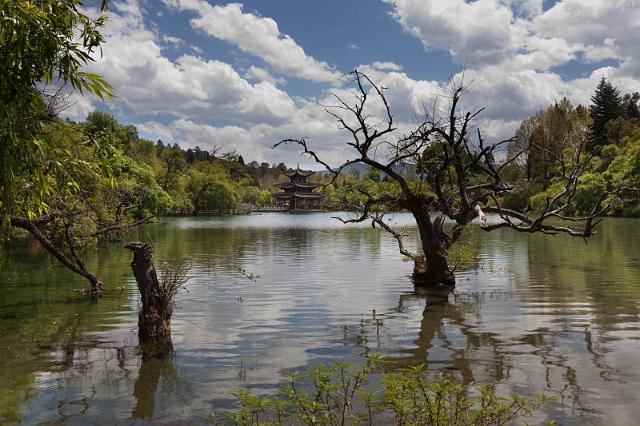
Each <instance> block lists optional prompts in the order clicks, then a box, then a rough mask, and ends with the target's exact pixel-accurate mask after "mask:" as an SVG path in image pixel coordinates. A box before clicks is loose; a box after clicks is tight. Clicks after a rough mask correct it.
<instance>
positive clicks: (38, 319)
mask: <svg viewBox="0 0 640 426" xmlns="http://www.w3.org/2000/svg"><path fill="white" fill-rule="evenodd" d="M330 216H331V215H330V214H324V213H323V214H308V215H287V214H263V215H252V216H242V217H233V218H172V219H163V220H162V221H161V222H159V223H156V224H152V225H148V226H146V227H145V228H143V229H141V230H139V231H137V234H134V235H132V236H131V238H132V239H144V240H150V241H153V243H154V245H155V247H156V252H157V253H156V258H157V262H158V266H161V264H160V262H161V261H162V260H171V259H176V258H179V257H182V256H186V257H187V258H188V259H189V260H190V261H191V263H192V265H193V268H192V271H191V276H192V278H191V280H190V282H189V292H188V293H183V294H181V295H180V296H179V297H178V300H177V308H176V312H175V314H174V321H173V343H174V350H175V354H174V355H173V356H172V357H168V358H166V359H163V360H155V359H144V360H143V359H141V356H140V353H139V349H138V346H137V344H138V342H137V335H136V332H137V331H136V322H137V317H136V309H137V303H138V298H137V294H136V290H135V282H134V281H133V277H132V274H131V271H130V268H129V262H130V260H131V259H130V253H129V252H128V251H126V250H124V249H122V248H121V245H120V244H116V243H114V244H106V245H104V246H102V247H100V248H99V250H98V249H96V250H93V251H91V252H90V253H87V258H88V259H89V260H90V262H89V263H90V265H91V267H92V268H93V269H94V270H96V271H97V272H99V276H100V277H102V278H103V281H104V282H105V283H106V285H107V287H109V288H110V289H112V290H111V291H110V292H109V293H108V294H107V295H106V297H105V298H104V299H103V300H101V301H99V302H97V303H95V302H90V301H88V300H87V299H86V297H84V296H82V295H80V294H79V293H78V292H77V291H75V290H76V289H78V288H84V287H85V286H86V284H85V282H84V281H82V280H81V279H79V278H78V277H76V276H75V275H73V274H71V273H69V272H67V271H66V270H65V269H63V268H61V267H60V266H59V265H58V264H57V263H55V262H53V261H52V260H51V258H50V256H49V255H48V254H47V253H46V252H44V250H42V249H40V248H39V247H38V245H37V244H34V243H33V242H28V241H25V242H21V243H17V244H15V245H14V246H12V247H11V248H10V249H5V250H4V251H0V294H1V296H0V348H2V351H1V352H0V360H1V361H2V362H1V363H0V423H9V424H11V423H24V424H38V423H47V424H78V425H80V424H82V425H84V424H172V423H173V424H185V423H195V424H197V423H199V422H201V421H202V420H201V419H200V417H199V416H200V415H203V414H208V413H210V412H212V411H218V410H224V409H227V408H229V407H231V406H232V405H233V400H232V398H231V397H230V394H231V393H232V392H233V391H235V390H236V389H237V388H238V387H239V386H241V385H242V386H246V387H249V388H251V389H253V390H254V391H255V392H258V393H265V394H268V393H271V392H273V391H274V389H275V388H276V387H277V386H278V384H279V382H280V380H281V379H282V378H283V377H284V376H283V373H282V372H283V370H285V369H287V370H297V369H304V368H305V367H307V366H309V365H311V364H313V363H316V362H332V361H335V360H338V359H347V360H350V361H354V362H359V361H362V356H363V355H364V354H366V353H368V352H381V353H384V354H385V355H386V356H388V357H390V358H393V359H395V360H397V361H398V363H399V364H400V365H408V364H419V363H426V364H427V365H428V366H429V368H430V369H431V370H433V371H444V370H446V371H448V372H451V373H453V374H454V375H456V376H457V377H458V378H459V380H461V381H464V382H472V381H476V382H483V383H484V382H491V383H495V384H496V389H497V390H498V391H499V392H509V391H514V392H518V393H521V394H525V395H530V396H532V395H534V394H536V393H538V392H545V393H547V394H548V395H550V396H552V397H554V402H553V403H552V404H551V405H550V406H549V408H548V409H547V410H546V411H545V412H544V413H543V414H542V418H540V419H538V420H540V421H542V420H544V419H553V420H555V421H556V422H557V423H558V424H605V423H606V424H629V425H631V424H637V423H638V419H639V418H640V367H639V366H638V363H639V361H640V221H638V220H626V219H607V220H606V221H605V222H604V223H603V226H602V228H601V230H600V234H598V235H597V236H595V237H594V238H593V239H591V240H590V241H589V244H588V245H586V244H585V243H584V242H583V241H582V240H579V239H571V238H569V237H563V236H557V237H546V238H545V237H544V236H540V235H525V234H518V233H514V232H509V231H508V230H503V231H497V232H493V233H491V234H487V233H484V232H482V231H480V230H479V228H477V227H471V229H470V231H469V232H468V234H467V240H468V241H472V242H475V244H476V246H477V247H478V249H479V250H478V255H477V258H476V260H475V264H474V265H473V268H472V269H470V270H467V271H463V272H461V273H460V274H459V279H458V286H457V288H456V290H455V292H454V293H453V294H451V295H449V296H443V295H442V294H428V293H424V292H416V291H414V289H413V286H412V284H411V282H410V281H409V278H408V277H407V275H408V274H409V273H410V271H411V268H412V265H411V264H410V263H408V262H405V261H403V260H402V259H401V257H400V256H399V255H398V254H397V251H396V250H397V247H396V245H395V244H394V241H393V240H392V239H391V238H390V237H389V236H387V235H385V234H381V233H379V232H378V231H377V230H372V229H371V228H370V227H368V226H344V225H342V224H340V223H339V222H337V221H335V220H333V219H331V218H330ZM396 219H397V221H398V223H399V224H403V223H405V224H409V225H411V220H410V217H408V216H407V215H399V216H398V217H397V218H396ZM411 230H412V231H413V232H414V233H415V228H410V231H411ZM241 271H244V273H243V272H241ZM247 274H254V275H256V276H257V277H256V278H255V280H250V279H247V277H246V275H247Z"/></svg>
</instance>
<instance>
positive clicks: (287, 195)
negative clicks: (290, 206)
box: [275, 192, 324, 200]
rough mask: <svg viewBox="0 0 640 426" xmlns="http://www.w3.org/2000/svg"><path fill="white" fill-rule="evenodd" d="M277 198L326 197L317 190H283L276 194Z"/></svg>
mask: <svg viewBox="0 0 640 426" xmlns="http://www.w3.org/2000/svg"><path fill="white" fill-rule="evenodd" d="M275 197H276V198H280V199H285V200H286V199H289V198H294V197H295V198H307V199H320V198H324V194H320V193H317V192H281V193H279V194H276V195H275Z"/></svg>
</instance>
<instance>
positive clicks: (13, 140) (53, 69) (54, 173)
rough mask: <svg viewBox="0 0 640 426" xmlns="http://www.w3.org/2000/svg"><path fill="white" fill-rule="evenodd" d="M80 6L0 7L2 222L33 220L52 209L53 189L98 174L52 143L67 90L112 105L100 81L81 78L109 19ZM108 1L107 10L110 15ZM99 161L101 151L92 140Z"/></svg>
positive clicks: (9, 0)
mask: <svg viewBox="0 0 640 426" xmlns="http://www.w3.org/2000/svg"><path fill="white" fill-rule="evenodd" d="M81 6H82V2H81V1H80V0H39V1H29V0H0V75H2V78H0V140H1V143H0V214H2V215H3V220H4V221H5V222H6V221H8V219H9V216H11V215H16V214H19V215H26V216H29V217H33V216H35V215H36V214H42V213H43V212H44V211H46V210H47V209H48V205H47V203H46V201H45V199H46V197H47V196H48V195H50V194H51V193H52V191H53V188H54V187H57V188H58V189H60V188H63V189H67V190H68V191H73V190H74V189H77V187H78V183H77V179H76V177H77V174H78V173H80V174H82V173H85V172H87V171H89V170H92V169H93V171H94V172H104V171H105V170H104V169H101V168H100V167H94V166H95V165H93V164H86V163H83V162H81V161H78V160H77V159H76V158H75V157H74V155H73V152H72V149H69V148H68V147H60V146H59V145H58V144H57V143H56V141H53V140H51V139H50V138H49V137H48V134H47V132H46V129H45V125H46V124H47V123H51V122H55V121H57V120H58V118H57V112H58V110H59V109H60V108H61V107H62V104H63V103H64V96H62V95H61V93H63V92H64V90H69V88H67V89H65V86H67V85H68V86H70V90H75V91H77V92H80V93H85V92H89V93H93V94H95V95H97V96H98V97H100V98H102V99H104V98H110V97H111V96H112V87H111V86H110V85H109V84H108V83H107V82H106V81H105V80H104V79H102V77H100V76H99V75H96V74H92V73H87V72H84V71H82V67H83V66H84V65H86V64H88V63H89V62H91V61H93V57H92V55H96V54H98V53H99V52H98V51H99V47H100V45H101V43H103V41H104V39H103V37H102V35H101V34H100V31H99V30H100V28H101V27H102V25H103V24H104V22H105V19H106V18H105V17H104V16H103V15H101V16H99V17H97V18H92V17H90V16H88V15H86V14H84V13H82V12H81ZM106 8H107V1H106V0H104V1H102V3H101V8H100V10H101V12H104V11H106ZM81 143H82V144H85V145H91V147H92V149H93V150H94V151H95V152H96V153H100V154H104V152H102V149H103V147H102V146H101V145H100V144H99V143H97V142H92V141H91V140H84V141H82V142H81Z"/></svg>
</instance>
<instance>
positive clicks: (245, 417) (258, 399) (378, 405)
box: [208, 355, 548, 426]
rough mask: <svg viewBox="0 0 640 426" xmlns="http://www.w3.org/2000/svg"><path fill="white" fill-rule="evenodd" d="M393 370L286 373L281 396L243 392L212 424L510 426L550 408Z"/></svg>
mask: <svg viewBox="0 0 640 426" xmlns="http://www.w3.org/2000/svg"><path fill="white" fill-rule="evenodd" d="M391 367H393V365H392V364H391V363H389V362H387V361H385V360H384V359H383V358H382V357H381V356H379V355H374V356H371V357H370V358H368V360H367V361H366V362H365V363H364V364H363V365H361V366H352V365H350V364H347V363H345V362H338V363H336V364H333V365H331V366H327V365H325V364H318V365H314V366H312V367H310V368H309V369H308V370H307V371H306V372H305V373H302V374H298V373H287V378H286V379H285V382H284V386H283V387H282V388H281V390H280V391H279V393H278V394H277V395H274V396H258V395H255V394H253V393H252V392H250V391H249V390H247V389H241V390H239V391H238V392H237V394H236V397H237V399H238V400H237V408H236V409H235V410H234V411H233V412H232V413H230V414H228V415H226V416H224V417H220V416H218V417H215V416H213V415H211V416H209V417H208V419H209V420H210V421H211V422H212V424H225V423H226V421H230V422H232V424H237V425H243V426H249V425H252V426H253V425H256V426H257V425H283V424H305V425H331V426H334V425H347V424H349V425H356V424H364V425H373V424H396V425H442V426H445V425H446V426H453V425H456V426H457V425H505V424H510V423H512V422H514V421H515V420H517V419H522V418H524V417H528V416H531V415H533V414H534V413H535V412H536V411H538V410H539V409H540V408H541V407H542V406H543V405H544V404H545V403H546V402H547V400H548V397H547V396H545V395H544V394H540V395H538V397H537V398H536V399H529V398H525V397H523V396H520V395H516V394H510V395H509V396H499V395H498V394H496V393H495V392H494V391H493V390H492V389H491V388H490V387H489V386H487V385H473V384H470V385H461V384H458V383H456V382H455V381H454V379H453V378H452V377H451V376H450V375H447V374H438V375H435V376H434V377H429V375H428V374H427V369H426V368H425V366H424V365H418V366H412V367H405V368H397V369H394V368H391ZM376 385H377V386H376ZM371 387H375V388H376V389H378V390H377V391H370V390H368V389H369V388H371Z"/></svg>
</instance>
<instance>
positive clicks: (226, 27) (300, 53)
mask: <svg viewBox="0 0 640 426" xmlns="http://www.w3.org/2000/svg"><path fill="white" fill-rule="evenodd" d="M164 1H165V3H166V4H167V5H169V6H171V7H175V8H177V9H179V10H187V11H192V12H196V14H197V15H198V17H197V18H194V19H192V20H191V25H192V26H193V27H194V28H197V29H199V30H202V31H203V32H205V33H206V34H208V35H210V36H212V37H215V38H218V39H220V40H224V41H227V42H229V43H232V44H234V45H235V46H237V47H238V48H239V49H241V50H242V51H244V52H246V53H249V54H251V55H254V56H257V57H259V58H261V59H262V60H264V61H265V62H266V63H268V64H269V65H270V66H271V67H272V68H273V69H274V70H275V71H277V72H279V73H281V74H284V75H287V76H291V77H299V78H304V79H308V80H312V81H320V82H333V81H335V80H336V79H337V78H339V77H340V73H338V72H336V71H335V70H333V69H332V68H331V67H330V66H329V65H328V64H327V63H326V62H322V61H318V60H316V59H314V58H313V57H311V56H309V55H307V54H306V53H305V51H304V49H303V48H302V47H300V46H299V45H298V44H297V43H296V42H295V40H294V39H293V38H291V37H290V36H289V35H287V34H282V33H281V32H280V30H279V28H278V23H277V22H276V21H274V20H273V19H271V18H267V17H262V16H259V15H256V14H254V13H245V12H244V11H243V10H242V5H241V4H239V3H229V4H226V5H224V6H219V5H216V6H212V5H210V4H209V3H208V2H206V1H205V0H164Z"/></svg>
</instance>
